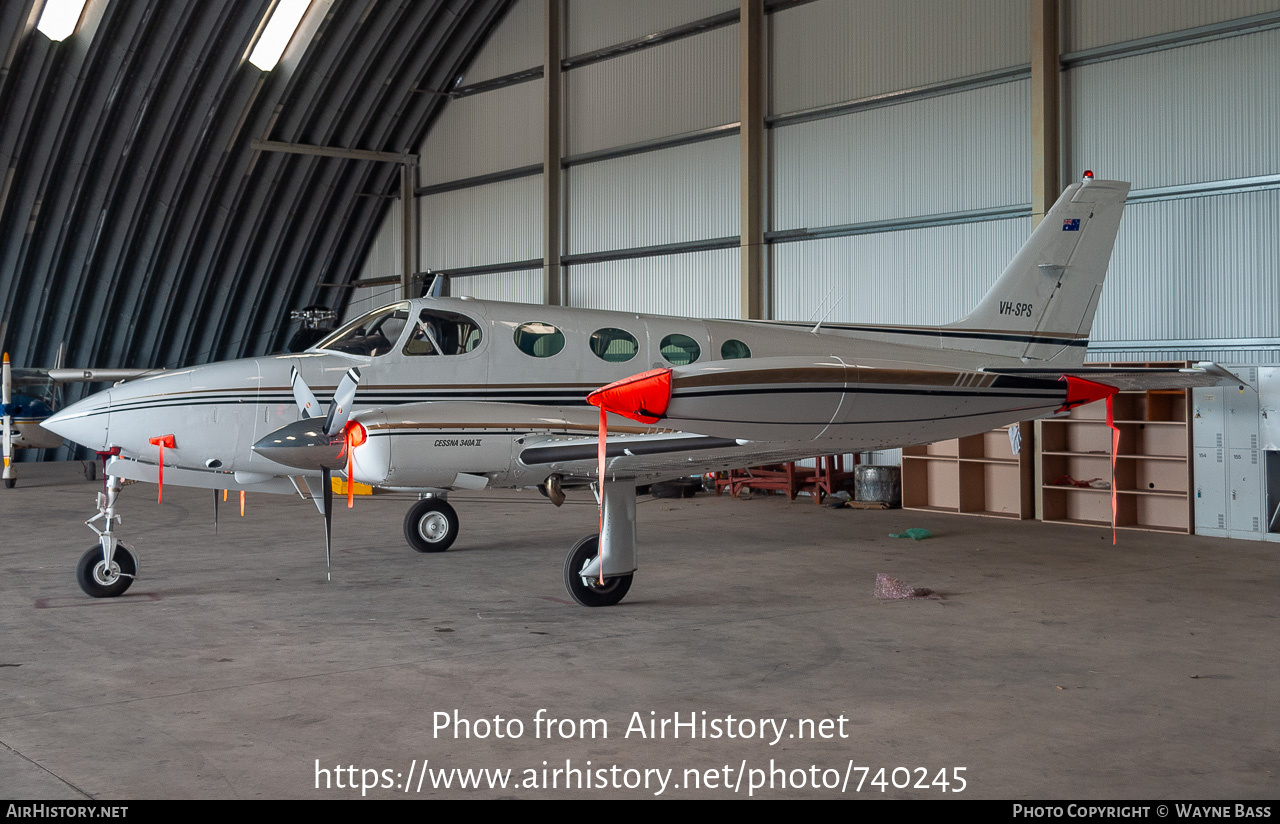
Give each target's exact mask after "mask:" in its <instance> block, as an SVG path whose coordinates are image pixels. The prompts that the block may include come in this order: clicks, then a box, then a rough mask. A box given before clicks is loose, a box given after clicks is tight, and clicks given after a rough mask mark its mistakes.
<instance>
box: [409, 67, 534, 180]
mask: <svg viewBox="0 0 1280 824" xmlns="http://www.w3.org/2000/svg"><path fill="white" fill-rule="evenodd" d="M544 89H545V86H544V84H543V81H542V78H538V79H536V80H533V81H530V82H528V83H517V84H516V85H514V86H507V87H505V88H501V89H494V90H493V91H491V92H486V93H485V94H477V95H471V96H470V97H463V98H460V99H458V100H454V101H451V102H450V103H449V105H447V106H445V108H444V112H443V113H442V114H441V116H440V119H439V120H438V121H437V122H436V124H435V126H434V127H433V128H432V130H431V135H432V136H431V139H430V140H428V141H427V143H425V144H424V145H423V147H422V152H421V161H420V169H421V172H420V178H421V183H422V184H423V185H426V186H429V185H431V184H433V183H444V182H446V181H450V180H461V179H463V178H467V177H475V176H476V175H484V174H490V173H492V172H500V171H504V170H506V169H513V168H516V167H519V166H528V165H529V164H532V163H541V162H542V122H543V120H542V110H543V102H542V97H543V94H544V93H545V92H544Z"/></svg>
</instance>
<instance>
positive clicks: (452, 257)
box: [418, 175, 542, 269]
mask: <svg viewBox="0 0 1280 824" xmlns="http://www.w3.org/2000/svg"><path fill="white" fill-rule="evenodd" d="M418 210H419V212H418V216H419V219H420V221H421V226H422V245H421V247H420V254H421V265H422V266H423V267H425V268H427V269H457V268H466V267H470V266H483V265H486V264H492V263H500V262H505V261H515V260H531V259H533V258H541V257H542V176H541V175H535V176H533V177H522V178H519V179H517V180H504V181H502V182H500V183H489V184H486V185H484V186H475V187H471V188H467V189H458V190H456V191H452V192H443V193H441V194H438V195H430V196H428V197H422V198H419V199H418Z"/></svg>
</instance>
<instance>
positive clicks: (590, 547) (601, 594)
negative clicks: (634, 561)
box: [564, 535, 635, 607]
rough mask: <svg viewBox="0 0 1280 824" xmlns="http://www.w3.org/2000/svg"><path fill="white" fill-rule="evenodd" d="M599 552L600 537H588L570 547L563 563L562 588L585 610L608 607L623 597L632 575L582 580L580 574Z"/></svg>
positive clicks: (629, 586)
mask: <svg viewBox="0 0 1280 824" xmlns="http://www.w3.org/2000/svg"><path fill="white" fill-rule="evenodd" d="M599 552H600V536H599V535H588V536H587V537H585V538H583V539H582V540H581V541H578V542H577V543H576V544H574V545H573V549H571V550H569V554H568V555H567V556H565V559H564V588H565V589H567V590H568V591H569V595H570V597H572V598H573V600H575V601H577V602H578V603H579V604H582V605H583V606H584V607H611V606H613V605H614V604H616V603H618V602H619V601H621V600H622V599H623V598H625V597H626V595H627V592H628V590H630V589H631V579H632V577H633V576H634V575H635V573H634V572H628V573H627V574H626V575H619V576H616V577H614V578H606V579H605V582H604V584H603V585H601V584H600V583H599V579H598V578H594V577H592V578H583V577H582V575H581V572H582V570H583V568H584V567H586V565H587V564H589V563H591V559H592V558H594V557H596V555H598V554H599Z"/></svg>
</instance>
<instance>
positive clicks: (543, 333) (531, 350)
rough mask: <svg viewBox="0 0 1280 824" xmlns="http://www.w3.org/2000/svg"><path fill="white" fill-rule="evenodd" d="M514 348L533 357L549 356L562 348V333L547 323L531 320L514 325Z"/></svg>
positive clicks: (557, 352)
mask: <svg viewBox="0 0 1280 824" xmlns="http://www.w3.org/2000/svg"><path fill="white" fill-rule="evenodd" d="M515 342H516V348H517V349H519V350H520V351H521V352H524V353H525V354H526V355H532V356H533V357H535V358H549V357H551V356H552V355H557V354H559V353H560V350H561V349H563V348H564V333H563V332H561V331H560V330H559V329H557V328H555V327H554V326H552V325H551V324H549V323H542V322H541V321H533V322H530V323H522V324H520V325H519V326H517V327H516V334H515Z"/></svg>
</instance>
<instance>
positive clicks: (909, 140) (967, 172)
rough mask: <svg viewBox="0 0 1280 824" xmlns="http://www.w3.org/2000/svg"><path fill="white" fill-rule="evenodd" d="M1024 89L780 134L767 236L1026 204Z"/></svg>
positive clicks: (1017, 85)
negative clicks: (770, 231)
mask: <svg viewBox="0 0 1280 824" xmlns="http://www.w3.org/2000/svg"><path fill="white" fill-rule="evenodd" d="M1030 85H1031V84H1030V82H1029V81H1025V80H1024V81H1018V82H1013V83H1002V84H999V85H996V86H988V87H985V88H981V89H975V90H972V91H966V92H960V93H958V94H949V95H945V96H942V97H933V98H928V99H925V100H916V101H912V102H909V103H903V104H901V105H897V106H885V107H882V108H876V109H871V110H869V111H860V112H856V113H853V114H849V115H844V116H842V117H830V118H824V119H822V120H812V121H808V122H804V123H798V124H795V125H791V126H783V127H780V128H778V129H775V130H774V132H773V186H774V191H773V226H772V228H773V229H779V230H781V229H794V228H803V227H815V226H830V225H833V224H842V223H861V222H865V221H873V220H885V219H889V218H900V217H911V216H918V215H929V214H941V213H947V212H958V211H964V210H970V209H980V208H989V207H997V206H1009V205H1012V204H1019V203H1029V202H1030V200H1031V198H1030V191H1031V180H1030V172H1031V138H1030V130H1029V126H1028V123H1029V122H1030V116H1031V92H1030Z"/></svg>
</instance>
